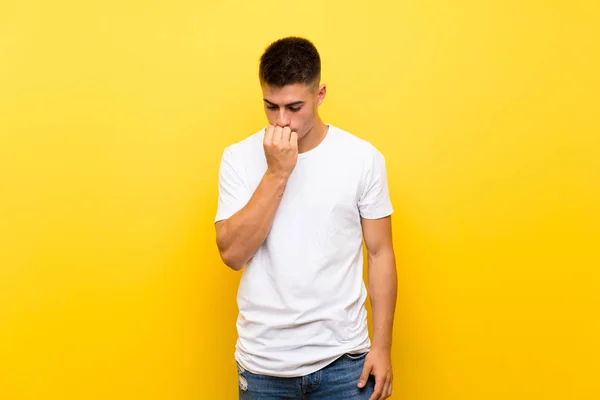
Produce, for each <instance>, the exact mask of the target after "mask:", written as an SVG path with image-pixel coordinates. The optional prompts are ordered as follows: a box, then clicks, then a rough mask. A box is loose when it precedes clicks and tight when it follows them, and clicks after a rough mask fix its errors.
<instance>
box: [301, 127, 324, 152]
mask: <svg viewBox="0 0 600 400" xmlns="http://www.w3.org/2000/svg"><path fill="white" fill-rule="evenodd" d="M328 129H329V127H328V126H327V125H326V124H325V123H323V121H321V119H317V121H316V122H315V124H314V125H313V126H312V128H310V130H309V131H308V132H306V135H304V137H303V138H302V139H300V140H299V141H298V153H305V152H307V151H310V150H312V149H314V148H315V147H317V146H318V145H319V144H320V143H321V142H322V141H323V139H324V138H325V135H327V130H328Z"/></svg>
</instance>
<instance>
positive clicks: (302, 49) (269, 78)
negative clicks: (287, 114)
mask: <svg viewBox="0 0 600 400" xmlns="http://www.w3.org/2000/svg"><path fill="white" fill-rule="evenodd" d="M258 74H259V78H260V82H261V84H266V85H269V86H275V87H284V86H286V85H293V84H296V83H304V84H306V85H310V84H313V83H315V82H316V83H318V82H319V80H320V79H321V58H320V56H319V52H318V51H317V49H316V47H315V46H314V44H312V43H311V42H310V41H309V40H307V39H304V38H301V37H295V36H291V37H286V38H283V39H279V40H277V41H275V42H273V43H271V44H270V45H269V46H268V47H267V48H266V50H265V52H264V53H263V54H262V56H261V57H260V67H259V73H258Z"/></svg>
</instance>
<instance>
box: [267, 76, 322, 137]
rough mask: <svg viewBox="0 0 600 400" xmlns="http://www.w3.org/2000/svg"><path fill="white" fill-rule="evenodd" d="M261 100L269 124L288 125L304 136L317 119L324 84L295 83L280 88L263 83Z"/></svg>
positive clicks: (300, 135) (299, 135)
mask: <svg viewBox="0 0 600 400" xmlns="http://www.w3.org/2000/svg"><path fill="white" fill-rule="evenodd" d="M262 92H263V101H264V107H265V114H266V115H267V119H268V120H269V124H270V125H273V126H281V127H286V126H289V127H290V128H291V129H292V131H294V132H296V133H297V134H298V139H301V138H302V137H304V136H305V135H306V134H307V133H308V132H309V131H310V130H311V128H312V127H313V126H314V125H315V123H316V122H317V121H318V120H319V114H318V112H317V109H318V107H319V105H321V103H322V102H323V99H324V98H325V85H320V86H317V85H306V84H304V83H296V84H293V85H286V86H284V87H282V88H278V87H272V86H268V85H265V84H263V85H262Z"/></svg>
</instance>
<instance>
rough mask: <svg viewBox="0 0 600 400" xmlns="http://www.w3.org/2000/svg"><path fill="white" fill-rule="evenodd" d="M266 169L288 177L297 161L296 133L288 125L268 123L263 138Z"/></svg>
mask: <svg viewBox="0 0 600 400" xmlns="http://www.w3.org/2000/svg"><path fill="white" fill-rule="evenodd" d="M263 147H264V149H265V157H266V158H267V171H268V172H270V173H272V174H274V175H277V176H281V177H284V178H288V177H289V176H290V175H291V173H292V171H293V170H294V167H296V163H297V162H298V134H297V133H296V132H292V130H291V129H290V128H289V127H285V128H282V127H280V126H277V127H275V126H272V125H269V126H268V127H267V129H266V131H265V137H264V140H263Z"/></svg>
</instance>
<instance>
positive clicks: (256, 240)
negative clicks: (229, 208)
mask: <svg viewBox="0 0 600 400" xmlns="http://www.w3.org/2000/svg"><path fill="white" fill-rule="evenodd" d="M286 182H287V177H285V176H278V175H276V174H274V173H271V172H266V173H265V175H264V176H263V178H262V180H261V182H260V184H259V185H258V187H257V188H256V191H255V192H254V194H253V195H252V197H251V198H250V200H249V201H248V204H246V206H245V207H244V208H242V209H241V210H240V211H238V212H237V213H235V214H234V215H232V216H231V217H230V218H229V219H226V220H223V221H219V222H217V223H216V225H215V227H216V230H217V247H218V248H219V252H220V253H221V258H222V259H223V262H224V263H225V264H226V265H227V266H229V267H230V268H232V269H233V270H236V271H237V270H240V269H241V268H242V267H243V266H244V265H245V264H246V263H247V262H248V260H249V259H250V258H251V257H252V256H254V254H255V253H256V251H257V250H258V248H259V247H260V246H261V245H262V244H263V242H264V241H265V239H266V238H267V235H268V233H269V230H270V229H271V225H272V224H273V218H274V217H275V212H276V211H277V208H278V207H279V204H280V202H281V197H282V196H283V191H284V189H285V184H286Z"/></svg>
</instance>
